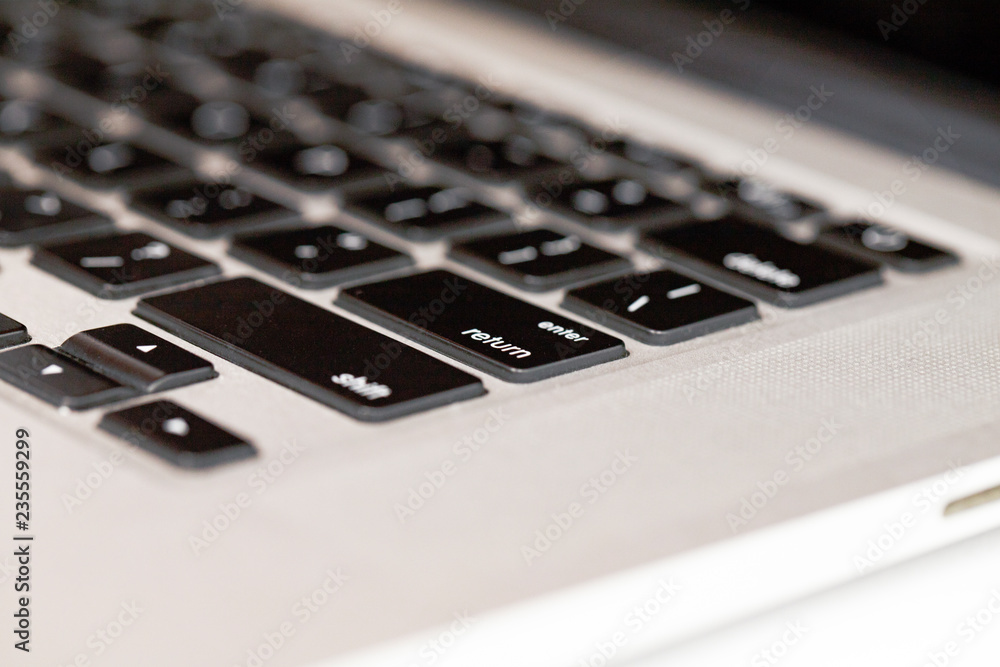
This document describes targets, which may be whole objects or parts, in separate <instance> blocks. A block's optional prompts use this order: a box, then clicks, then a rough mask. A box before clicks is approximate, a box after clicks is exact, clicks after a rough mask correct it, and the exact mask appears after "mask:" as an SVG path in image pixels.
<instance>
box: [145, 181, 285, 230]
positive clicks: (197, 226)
mask: <svg viewBox="0 0 1000 667" xmlns="http://www.w3.org/2000/svg"><path fill="white" fill-rule="evenodd" d="M131 204H132V206H133V207H134V208H135V209H136V210H138V211H141V212H142V213H145V214H147V215H149V216H150V217H152V218H153V219H154V220H156V221H158V222H162V223H163V224H166V225H169V226H170V227H173V228H175V229H177V230H178V231H180V232H183V233H184V234H187V235H189V236H193V237H195V238H216V237H219V236H224V235H226V234H233V233H237V232H247V231H251V230H255V229H262V228H270V227H279V226H283V225H288V224H290V223H291V222H293V221H294V220H297V219H298V217H299V216H298V214H297V213H296V212H295V211H292V210H290V209H287V208H285V207H284V206H282V205H280V204H276V203H275V202H272V201H268V200H267V199H263V198H261V197H259V196H258V195H255V194H252V193H250V192H249V191H248V190H245V189H243V188H241V187H238V186H235V185H227V184H219V183H210V182H206V181H199V180H185V181H182V182H180V183H173V184H171V185H165V186H160V187H156V188H149V189H146V190H140V191H138V192H136V193H135V194H134V195H133V196H132V200H131Z"/></svg>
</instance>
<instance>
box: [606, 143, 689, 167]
mask: <svg viewBox="0 0 1000 667" xmlns="http://www.w3.org/2000/svg"><path fill="white" fill-rule="evenodd" d="M608 152H609V153H611V154H613V155H617V156H619V157H623V158H625V159H626V160H628V161H629V162H634V163H636V164H639V165H642V166H643V167H646V168H647V169H651V170H653V171H657V172H660V173H665V174H692V175H693V174H696V173H697V172H698V166H697V165H696V164H695V163H694V161H692V160H691V159H689V158H686V157H684V156H681V155H677V154H675V153H670V152H668V151H664V150H661V149H659V148H653V147H651V146H645V145H643V144H637V143H633V142H631V141H625V140H618V141H611V142H609V143H608Z"/></svg>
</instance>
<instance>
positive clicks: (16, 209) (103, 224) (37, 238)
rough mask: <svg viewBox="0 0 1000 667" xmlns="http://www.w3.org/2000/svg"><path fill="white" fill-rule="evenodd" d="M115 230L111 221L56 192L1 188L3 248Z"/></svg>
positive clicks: (0, 227)
mask: <svg viewBox="0 0 1000 667" xmlns="http://www.w3.org/2000/svg"><path fill="white" fill-rule="evenodd" d="M113 226H114V223H113V222H112V221H111V219H110V218H107V217H105V216H103V215H99V214H97V213H94V212H92V211H88V210H87V209H85V208H81V207H79V206H77V205H76V204H71V203H70V202H68V201H66V200H64V199H62V198H61V197H60V196H59V195H57V194H55V193H54V192H47V191H43V190H21V189H19V188H15V187H13V186H10V185H3V186H0V246H2V247H5V248H9V247H13V246H21V245H28V244H31V243H44V242H46V241H51V240H55V239H63V238H73V237H80V236H89V235H93V234H97V233H101V232H103V231H106V230H109V229H111V228H112V227H113Z"/></svg>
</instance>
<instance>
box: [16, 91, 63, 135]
mask: <svg viewBox="0 0 1000 667" xmlns="http://www.w3.org/2000/svg"><path fill="white" fill-rule="evenodd" d="M67 127H69V123H68V122H67V121H65V120H63V119H61V118H58V117H56V116H53V115H51V114H49V113H46V112H45V110H44V109H43V107H42V105H41V103H40V102H38V101H37V100H30V99H22V98H14V99H10V98H7V97H4V96H0V142H10V141H17V140H19V139H26V138H32V137H36V136H38V135H41V134H43V133H48V132H55V131H60V130H63V129H65V128H67Z"/></svg>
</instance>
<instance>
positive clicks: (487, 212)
mask: <svg viewBox="0 0 1000 667" xmlns="http://www.w3.org/2000/svg"><path fill="white" fill-rule="evenodd" d="M390 176H392V177H393V178H394V179H395V182H394V184H393V185H391V186H390V185H388V184H386V185H385V187H383V188H381V189H379V190H376V191H374V192H369V193H363V194H358V195H356V196H353V197H350V198H349V199H348V202H347V208H348V210H349V211H351V212H352V213H355V214H357V215H360V216H362V217H364V218H365V219H367V220H370V221H372V222H374V223H375V224H378V225H380V226H382V227H385V228H386V229H388V230H389V231H391V232H394V233H396V234H399V235H401V236H405V237H407V238H409V239H412V240H414V241H433V240H437V239H441V238H457V237H465V236H470V235H474V234H485V233H490V232H495V231H499V230H503V229H510V228H512V227H513V226H514V223H513V220H511V218H510V216H508V215H507V214H505V213H503V212H502V211H498V210H497V209H494V208H490V207H488V206H485V205H484V204H481V203H479V202H478V201H476V199H475V195H474V194H473V192H472V191H471V190H470V189H468V188H462V187H459V188H446V187H416V186H408V185H404V184H400V183H398V180H399V179H398V178H396V177H395V176H394V175H390Z"/></svg>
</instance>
